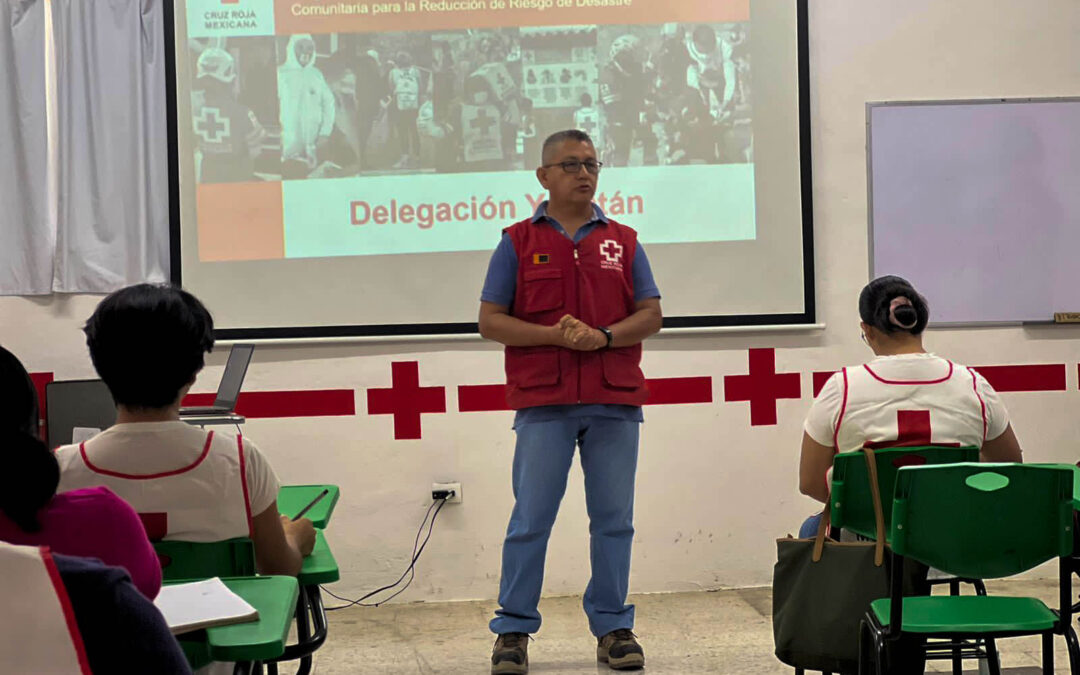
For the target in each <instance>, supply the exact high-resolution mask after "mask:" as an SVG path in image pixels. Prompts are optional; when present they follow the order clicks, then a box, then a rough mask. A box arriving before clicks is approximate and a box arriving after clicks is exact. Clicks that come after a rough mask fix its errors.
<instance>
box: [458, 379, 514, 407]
mask: <svg viewBox="0 0 1080 675" xmlns="http://www.w3.org/2000/svg"><path fill="white" fill-rule="evenodd" d="M457 400H458V410H459V411H461V412H485V411H488V410H509V409H510V406H508V405H506V385H505V384H463V385H461V386H460V387H458V388H457Z"/></svg>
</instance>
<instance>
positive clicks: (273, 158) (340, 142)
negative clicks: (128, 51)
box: [188, 22, 753, 183]
mask: <svg viewBox="0 0 1080 675" xmlns="http://www.w3.org/2000/svg"><path fill="white" fill-rule="evenodd" d="M750 38H751V36H750V25H749V22H738V23H680V24H673V23H669V24H662V25H630V26H610V25H601V26H596V25H584V26H544V27H524V28H502V29H498V28H496V29H484V30H460V31H436V32H389V33H365V34H322V35H303V34H301V35H289V36H254V37H214V38H201V39H190V40H189V41H188V48H189V52H190V63H192V64H193V67H192V69H191V72H192V77H193V82H192V87H191V97H192V123H193V126H194V132H195V140H196V149H195V168H196V175H197V177H198V182H200V183H227V182H250V181H277V180H297V179H311V178H338V177H347V176H374V175H395V174H417V173H465V172H474V171H514V170H523V169H532V168H533V167H535V166H536V164H537V163H538V162H539V157H540V146H541V144H542V143H543V140H544V138H545V137H546V136H547V135H549V134H551V133H553V132H555V131H559V130H561V129H566V128H577V129H582V130H584V131H586V132H588V133H589V134H590V135H591V136H592V137H593V139H594V141H595V143H596V147H597V150H598V152H599V155H600V159H601V160H602V161H603V162H604V164H605V166H608V167H624V166H666V165H688V164H735V163H749V162H753V127H752V116H751V85H752V83H751V80H750V63H749V60H750V44H749V41H750Z"/></svg>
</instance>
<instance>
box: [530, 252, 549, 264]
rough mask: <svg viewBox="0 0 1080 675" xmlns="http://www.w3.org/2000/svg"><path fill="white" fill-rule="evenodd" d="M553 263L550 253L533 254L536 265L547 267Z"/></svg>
mask: <svg viewBox="0 0 1080 675" xmlns="http://www.w3.org/2000/svg"><path fill="white" fill-rule="evenodd" d="M549 262H551V254H549V253H533V264H534V265H546V264H548V263H549Z"/></svg>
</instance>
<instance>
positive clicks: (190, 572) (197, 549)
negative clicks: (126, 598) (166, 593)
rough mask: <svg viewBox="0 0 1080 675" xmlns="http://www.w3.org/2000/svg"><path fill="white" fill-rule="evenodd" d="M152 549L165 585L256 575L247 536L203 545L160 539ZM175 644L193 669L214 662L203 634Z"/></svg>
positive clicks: (252, 550) (181, 638) (252, 553)
mask: <svg viewBox="0 0 1080 675" xmlns="http://www.w3.org/2000/svg"><path fill="white" fill-rule="evenodd" d="M153 546H154V552H155V553H157V556H158V561H159V562H160V563H161V579H162V581H164V582H165V583H176V582H182V581H197V580H200V579H209V578H211V577H253V576H255V546H254V545H253V544H252V543H251V540H250V539H248V538H246V537H242V538H236V539H226V540H224V541H214V542H206V543H203V542H190V541H171V540H159V541H155V542H153ZM177 642H179V643H180V648H181V649H182V650H183V651H184V656H186V657H187V661H188V664H189V665H190V666H191V669H192V670H198V669H199V668H202V667H203V666H205V665H207V664H208V663H210V662H211V661H212V660H213V656H212V655H211V653H210V644H209V642H208V641H207V639H206V633H205V632H202V631H200V632H196V633H192V634H188V635H181V636H178V637H177Z"/></svg>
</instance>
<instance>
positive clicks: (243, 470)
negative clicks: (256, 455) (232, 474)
mask: <svg viewBox="0 0 1080 675" xmlns="http://www.w3.org/2000/svg"><path fill="white" fill-rule="evenodd" d="M236 447H237V450H238V451H239V453H240V485H241V486H242V487H243V488H244V511H245V512H246V513H247V524H248V538H250V539H254V538H255V523H254V521H252V519H251V497H249V496H248V486H247V462H246V461H244V437H243V436H237V437H236Z"/></svg>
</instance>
